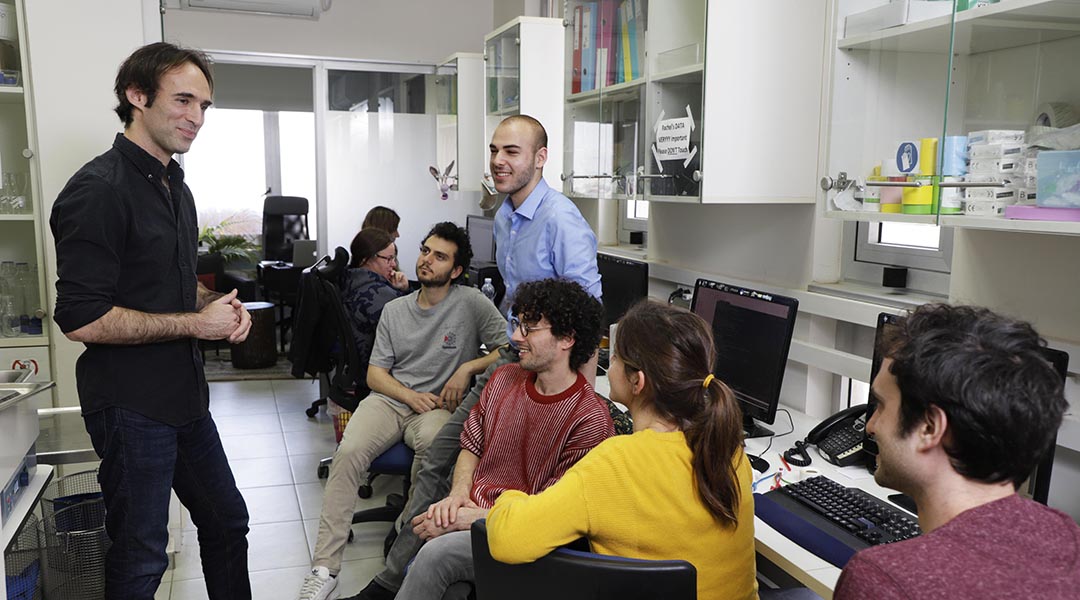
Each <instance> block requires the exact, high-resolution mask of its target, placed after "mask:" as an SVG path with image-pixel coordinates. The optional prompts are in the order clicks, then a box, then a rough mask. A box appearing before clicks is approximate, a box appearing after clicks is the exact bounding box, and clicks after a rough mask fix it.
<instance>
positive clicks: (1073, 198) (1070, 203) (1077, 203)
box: [1035, 150, 1080, 208]
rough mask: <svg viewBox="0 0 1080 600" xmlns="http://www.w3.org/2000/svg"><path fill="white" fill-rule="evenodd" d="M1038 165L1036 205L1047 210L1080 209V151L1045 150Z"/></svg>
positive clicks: (1041, 153)
mask: <svg viewBox="0 0 1080 600" xmlns="http://www.w3.org/2000/svg"><path fill="white" fill-rule="evenodd" d="M1038 163H1039V164H1038V170H1039V174H1038V175H1037V176H1036V181H1037V183H1038V187H1037V188H1036V190H1037V192H1036V198H1035V203H1036V204H1037V205H1038V206H1042V207H1046V208H1080V150H1043V151H1042V152H1040V153H1039V159H1038Z"/></svg>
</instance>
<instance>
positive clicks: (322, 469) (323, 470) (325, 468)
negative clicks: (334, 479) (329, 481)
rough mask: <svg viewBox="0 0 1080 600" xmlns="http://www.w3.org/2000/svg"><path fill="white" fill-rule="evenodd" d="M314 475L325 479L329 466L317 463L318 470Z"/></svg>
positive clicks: (328, 474) (327, 475)
mask: <svg viewBox="0 0 1080 600" xmlns="http://www.w3.org/2000/svg"><path fill="white" fill-rule="evenodd" d="M316 475H318V476H319V479H326V478H327V477H329V476H330V467H328V466H326V465H319V469H318V471H316Z"/></svg>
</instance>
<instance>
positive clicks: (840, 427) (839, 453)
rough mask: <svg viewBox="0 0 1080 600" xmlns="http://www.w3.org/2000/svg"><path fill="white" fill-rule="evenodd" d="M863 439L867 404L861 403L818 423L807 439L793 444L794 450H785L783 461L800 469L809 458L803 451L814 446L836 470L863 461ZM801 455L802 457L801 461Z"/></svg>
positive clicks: (807, 463) (807, 464)
mask: <svg viewBox="0 0 1080 600" xmlns="http://www.w3.org/2000/svg"><path fill="white" fill-rule="evenodd" d="M865 438H866V405H865V404H860V405H859V406H852V407H851V408H846V409H844V410H842V411H840V412H838V413H836V414H835V415H832V416H831V417H829V418H827V419H825V420H824V421H822V422H821V423H819V424H818V425H817V426H816V427H814V428H813V429H812V430H810V433H809V434H807V436H806V440H805V441H802V442H796V443H795V448H793V449H791V450H788V452H787V453H785V454H784V458H785V459H786V460H787V461H788V462H790V463H792V464H795V465H797V466H800V467H805V466H809V464H810V455H809V454H807V452H806V446H807V445H809V444H814V445H816V446H817V447H818V450H819V451H821V455H822V456H824V457H825V460H827V461H829V462H831V463H832V464H834V465H836V466H838V467H846V466H849V465H853V464H857V463H858V462H859V461H860V460H861V459H862V455H863V453H864V452H863V442H864V440H865ZM789 454H790V455H791V456H789ZM800 454H801V455H802V456H803V458H801V459H800V458H799V455H800ZM793 457H794V460H793V459H792V458H793ZM801 463H805V464H801Z"/></svg>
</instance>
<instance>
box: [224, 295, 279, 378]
mask: <svg viewBox="0 0 1080 600" xmlns="http://www.w3.org/2000/svg"><path fill="white" fill-rule="evenodd" d="M244 308H246V309H247V311H248V313H250V314H251V330H250V331H248V336H247V339H246V340H244V341H243V342H241V343H239V344H233V346H232V365H233V367H235V368H237V369H263V368H266V367H272V366H274V365H276V364H277V358H278V355H277V344H276V340H275V339H274V305H273V304H271V303H269V302H245V303H244Z"/></svg>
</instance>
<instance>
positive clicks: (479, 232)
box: [465, 215, 495, 263]
mask: <svg viewBox="0 0 1080 600" xmlns="http://www.w3.org/2000/svg"><path fill="white" fill-rule="evenodd" d="M465 229H466V230H468V232H469V241H470V242H471V243H472V252H473V260H474V261H478V262H485V263H493V262H495V219H492V218H491V217H482V216H480V215H467V216H466V217H465Z"/></svg>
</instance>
